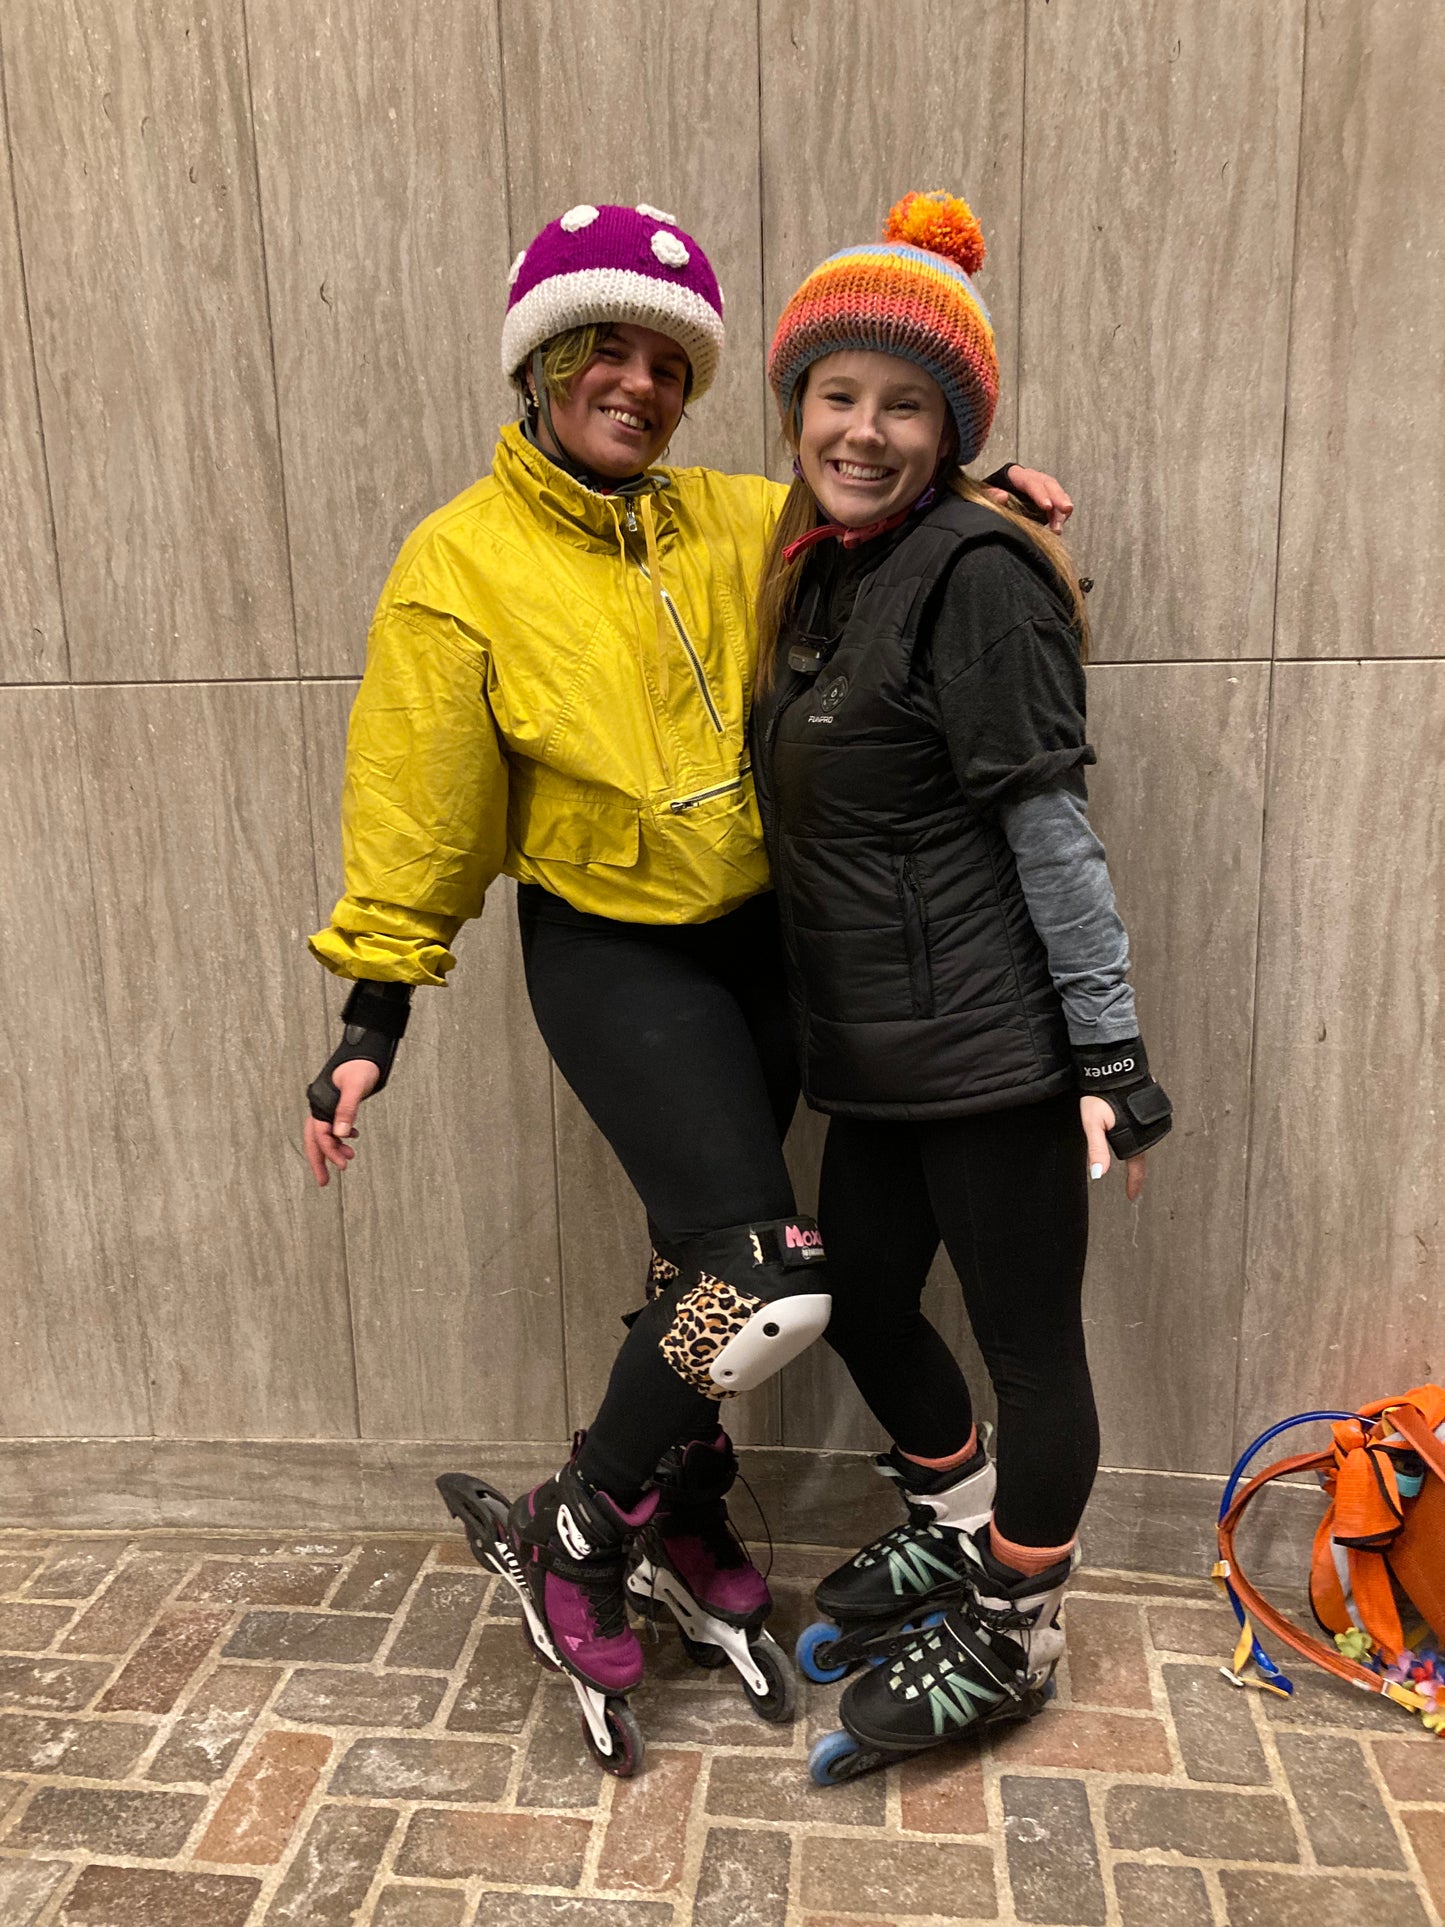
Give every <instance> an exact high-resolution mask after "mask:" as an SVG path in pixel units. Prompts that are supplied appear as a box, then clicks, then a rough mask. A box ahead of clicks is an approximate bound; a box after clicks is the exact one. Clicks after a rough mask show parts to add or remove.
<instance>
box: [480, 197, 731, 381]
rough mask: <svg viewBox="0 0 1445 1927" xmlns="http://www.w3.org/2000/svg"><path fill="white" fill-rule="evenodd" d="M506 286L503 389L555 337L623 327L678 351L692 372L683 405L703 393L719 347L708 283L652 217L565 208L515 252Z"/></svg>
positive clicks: (687, 243)
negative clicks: (602, 326)
mask: <svg viewBox="0 0 1445 1927" xmlns="http://www.w3.org/2000/svg"><path fill="white" fill-rule="evenodd" d="M509 279H510V282H511V290H512V291H511V293H510V295H509V296H508V298H507V318H506V320H505V321H504V322H503V323H502V373H503V374H504V375H505V376H507V378H508V379H509V380H510V379H511V377H512V376H513V375H515V374H516V372H517V370H518V369H519V368H520V367H521V366H522V364H523V363H524V362H525V361H526V360H527V358H528V356H529V355H530V354H531V353H532V350H533V349H534V348H540V347H541V345H542V343H543V342H544V341H550V340H551V339H552V336H553V335H556V334H561V333H562V331H563V330H564V329H565V328H581V327H585V326H586V324H587V323H588V322H593V321H623V322H631V323H633V324H634V326H636V327H639V328H654V329H656V331H657V332H658V334H663V335H667V336H669V337H670V339H672V340H673V341H675V342H676V343H677V344H678V346H679V347H680V348H681V349H682V351H683V352H684V354H685V355H686V356H687V358H688V360H689V362H690V363H691V364H692V399H693V400H696V399H697V397H698V396H699V395H702V394H705V393H706V391H707V390H708V389H709V388H710V387H711V386H712V380H713V376H714V375H715V374H716V373H717V365H718V358H719V356H720V355H721V354H722V345H723V298H722V293H721V290H720V289H719V287H718V284H717V276H716V275H715V274H714V273H713V271H712V264H711V262H710V261H709V260H708V258H707V256H706V255H705V254H704V253H703V251H702V249H701V248H700V247H699V246H698V244H697V242H696V241H694V240H693V238H692V236H691V235H690V234H685V233H684V232H683V230H682V229H681V228H680V227H679V226H678V225H677V222H676V221H675V220H674V218H673V217H672V215H670V214H664V213H663V212H662V211H661V210H660V209H659V208H655V207H648V206H647V204H646V203H645V202H644V203H642V204H640V205H639V206H637V207H616V206H602V207H593V206H592V205H591V203H590V202H586V201H584V202H583V203H582V204H581V205H580V206H578V207H570V208H568V210H567V212H566V213H565V214H564V215H562V216H561V217H560V219H558V220H555V221H549V222H548V223H547V225H546V227H544V228H543V229H542V232H541V233H540V234H539V235H538V236H537V238H536V240H535V241H533V242H532V243H531V245H530V246H529V247H525V248H523V250H522V252H521V253H520V254H519V255H518V256H517V258H516V260H515V261H514V262H513V263H512V272H511V275H510V277H509Z"/></svg>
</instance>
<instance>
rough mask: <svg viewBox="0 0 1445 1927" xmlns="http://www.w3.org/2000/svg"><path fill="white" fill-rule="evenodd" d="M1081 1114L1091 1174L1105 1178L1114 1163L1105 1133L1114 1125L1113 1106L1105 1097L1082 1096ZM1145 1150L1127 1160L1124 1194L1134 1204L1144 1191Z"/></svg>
mask: <svg viewBox="0 0 1445 1927" xmlns="http://www.w3.org/2000/svg"><path fill="white" fill-rule="evenodd" d="M1079 1115H1080V1117H1081V1118H1082V1119H1083V1123H1084V1138H1085V1141H1086V1143H1087V1144H1088V1147H1089V1176H1090V1177H1091V1178H1102V1177H1103V1176H1104V1174H1105V1172H1106V1171H1107V1170H1108V1169H1109V1166H1110V1165H1111V1164H1112V1163H1113V1162H1114V1155H1113V1153H1112V1152H1111V1151H1110V1149H1109V1140H1108V1138H1107V1137H1106V1136H1105V1135H1104V1133H1105V1132H1106V1131H1112V1130H1113V1128H1114V1107H1113V1105H1112V1104H1106V1103H1105V1101H1104V1099H1103V1098H1102V1097H1081V1098H1080V1099H1079ZM1146 1155H1147V1154H1146V1153H1145V1152H1143V1151H1141V1152H1140V1153H1139V1155H1138V1157H1133V1158H1126V1159H1125V1162H1124V1196H1125V1197H1126V1198H1127V1199H1128V1200H1129V1202H1130V1204H1134V1203H1135V1202H1136V1201H1137V1200H1138V1198H1139V1197H1140V1196H1141V1195H1142V1194H1143V1190H1144V1165H1145V1162H1146Z"/></svg>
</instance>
